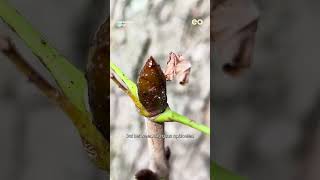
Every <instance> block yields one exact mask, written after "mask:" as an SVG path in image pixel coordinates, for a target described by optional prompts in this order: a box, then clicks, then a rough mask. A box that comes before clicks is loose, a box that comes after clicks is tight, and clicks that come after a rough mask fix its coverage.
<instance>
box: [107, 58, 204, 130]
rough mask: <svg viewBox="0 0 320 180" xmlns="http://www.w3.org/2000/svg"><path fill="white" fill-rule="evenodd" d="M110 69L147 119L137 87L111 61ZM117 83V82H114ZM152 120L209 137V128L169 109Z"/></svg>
mask: <svg viewBox="0 0 320 180" xmlns="http://www.w3.org/2000/svg"><path fill="white" fill-rule="evenodd" d="M110 68H111V69H112V71H113V72H114V73H115V74H116V75H117V77H119V78H120V79H121V81H122V82H123V83H124V84H125V86H126V87H127V89H126V91H125V93H126V94H128V95H129V96H130V97H131V99H132V100H133V102H134V103H135V105H136V107H137V108H138V109H139V110H140V113H141V115H143V116H146V117H148V115H147V113H146V112H147V111H146V110H145V108H144V107H143V105H142V104H141V102H140V101H139V97H138V88H137V85H136V84H135V83H134V82H133V81H131V80H130V79H129V78H128V77H127V76H126V75H125V74H124V73H123V72H122V70H121V69H120V68H119V67H118V66H116V65H115V64H114V63H113V62H112V61H110ZM116 83H117V82H116ZM150 119H153V121H154V122H178V123H181V124H184V125H186V126H189V127H191V128H194V129H197V130H199V131H201V132H203V133H205V134H208V135H210V128H209V127H207V126H205V125H203V124H200V123H197V122H195V121H193V120H191V119H189V118H187V117H186V116H183V115H181V114H179V113H177V112H174V111H172V110H171V109H170V108H167V109H166V110H165V111H164V112H163V113H161V114H159V115H158V116H157V117H154V118H150Z"/></svg>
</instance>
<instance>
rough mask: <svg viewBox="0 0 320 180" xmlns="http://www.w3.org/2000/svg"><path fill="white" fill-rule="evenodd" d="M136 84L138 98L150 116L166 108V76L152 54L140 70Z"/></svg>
mask: <svg viewBox="0 0 320 180" xmlns="http://www.w3.org/2000/svg"><path fill="white" fill-rule="evenodd" d="M137 84H138V96H139V100H140V102H141V104H142V105H143V106H144V107H145V108H146V110H147V111H148V112H149V113H150V115H151V116H155V115H158V114H160V113H162V112H163V111H164V110H165V109H166V108H167V106H168V104H167V92H166V77H165V75H164V74H163V72H162V70H161V68H160V66H159V65H158V64H157V63H156V61H155V60H154V59H153V57H152V56H151V57H150V58H149V59H148V60H147V62H146V64H145V65H144V67H143V68H142V70H141V71H140V74H139V77H138V83H137Z"/></svg>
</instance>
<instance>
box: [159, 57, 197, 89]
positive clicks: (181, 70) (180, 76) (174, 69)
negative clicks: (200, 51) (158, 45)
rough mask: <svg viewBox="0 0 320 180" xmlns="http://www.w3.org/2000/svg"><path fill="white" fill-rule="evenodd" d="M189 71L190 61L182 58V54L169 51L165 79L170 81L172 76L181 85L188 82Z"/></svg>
mask: <svg viewBox="0 0 320 180" xmlns="http://www.w3.org/2000/svg"><path fill="white" fill-rule="evenodd" d="M190 71H191V63H190V61H187V60H185V59H184V57H183V56H182V55H176V54H175V53H173V52H171V53H170V54H169V60H168V62H167V67H166V70H165V73H164V74H165V76H166V80H167V81H172V80H173V79H174V78H176V79H177V80H178V82H179V83H180V84H181V85H185V84H187V83H188V82H189V75H190Z"/></svg>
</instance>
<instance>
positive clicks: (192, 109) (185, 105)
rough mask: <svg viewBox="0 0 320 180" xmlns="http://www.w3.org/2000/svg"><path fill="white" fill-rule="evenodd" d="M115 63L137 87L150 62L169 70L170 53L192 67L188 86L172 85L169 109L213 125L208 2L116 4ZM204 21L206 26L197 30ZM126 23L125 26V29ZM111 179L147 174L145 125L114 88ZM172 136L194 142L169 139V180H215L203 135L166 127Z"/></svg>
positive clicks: (119, 0)
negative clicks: (180, 136) (201, 21)
mask: <svg viewBox="0 0 320 180" xmlns="http://www.w3.org/2000/svg"><path fill="white" fill-rule="evenodd" d="M110 8H111V9H110V13H111V31H110V32H111V36H110V39H111V45H110V48H111V59H112V61H113V62H114V63H115V64H116V65H118V66H119V67H120V68H121V69H122V70H123V71H124V72H125V73H126V74H127V75H128V76H129V78H130V79H132V80H133V81H136V79H137V76H138V73H139V71H140V69H141V68H142V66H143V65H144V63H145V62H146V60H147V59H148V58H149V57H150V56H153V57H154V58H155V59H156V61H157V62H158V63H159V64H160V65H161V67H162V69H163V70H164V68H165V66H166V62H167V60H168V55H169V53H170V52H174V53H178V54H182V55H183V56H184V57H185V59H186V60H189V61H191V64H192V68H191V74H190V81H189V84H187V85H186V86H181V85H179V84H178V82H177V81H173V82H167V96H168V104H169V105H170V107H171V108H172V109H173V110H176V111H177V112H179V113H181V114H183V115H186V116H188V117H190V118H192V119H194V120H196V121H198V122H200V123H203V124H206V125H208V126H209V125H210V122H209V121H210V118H209V117H210V34H209V27H210V26H209V25H210V18H209V10H210V6H209V1H208V0H188V1H185V0H175V1H169V0H164V1H160V0H157V1H148V0H112V1H110ZM192 19H202V20H203V24H202V25H192ZM123 22H125V24H124V23H123ZM110 92H111V96H110V101H111V102H110V103H111V138H110V139H111V160H112V164H111V179H115V180H118V179H133V177H134V174H135V173H136V172H137V171H139V170H141V169H144V168H148V162H149V152H148V144H147V139H143V138H140V139H139V138H136V139H134V138H127V135H131V134H136V135H144V134H146V133H145V122H144V119H143V118H142V117H141V116H140V115H139V114H138V113H137V111H136V108H135V106H134V104H133V103H132V102H131V100H130V99H129V97H128V96H126V95H125V94H124V93H123V92H122V91H121V90H120V89H119V88H118V87H117V86H116V85H115V84H114V83H113V82H111V91H110ZM165 129H166V134H168V135H179V134H183V135H188V134H190V135H193V136H194V138H191V139H190V138H181V139H166V141H165V142H166V145H167V146H169V147H170V149H171V157H170V166H171V173H170V179H172V180H180V179H184V180H189V179H190V180H206V179H210V176H209V174H210V173H209V166H210V161H209V159H210V140H209V137H208V136H206V135H204V134H202V133H199V132H198V131H196V130H194V129H192V128H189V127H187V126H184V125H180V124H178V123H166V127H165Z"/></svg>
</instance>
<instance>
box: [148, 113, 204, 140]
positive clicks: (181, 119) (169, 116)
mask: <svg viewBox="0 0 320 180" xmlns="http://www.w3.org/2000/svg"><path fill="white" fill-rule="evenodd" d="M154 121H155V122H169V121H173V122H178V123H181V124H184V125H187V126H189V127H192V128H194V129H196V130H199V131H201V132H203V133H205V134H207V135H210V128H209V127H207V126H205V125H203V124H200V123H197V122H195V121H193V120H191V119H189V118H188V117H186V116H183V115H181V114H179V113H177V112H175V111H172V110H171V109H170V108H167V109H166V110H165V111H164V112H163V113H161V114H160V115H159V116H158V117H156V118H155V119H154Z"/></svg>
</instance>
